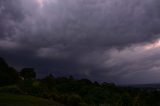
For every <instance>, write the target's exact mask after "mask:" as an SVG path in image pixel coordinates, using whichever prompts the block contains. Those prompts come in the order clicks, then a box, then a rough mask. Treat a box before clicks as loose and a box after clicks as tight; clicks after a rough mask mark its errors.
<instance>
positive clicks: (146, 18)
mask: <svg viewBox="0 0 160 106" xmlns="http://www.w3.org/2000/svg"><path fill="white" fill-rule="evenodd" d="M159 4H160V2H159V0H141V1H140V0H134V1H133V0H112V1H111V0H14V1H11V0H0V23H1V24H0V55H1V56H2V57H5V58H6V59H7V60H8V61H9V62H10V63H11V64H13V65H16V66H17V67H25V66H29V67H35V68H36V69H37V71H38V73H39V76H43V75H46V74H48V73H53V74H55V75H56V76H68V75H74V76H76V77H78V78H89V79H92V80H97V81H109V82H115V83H150V82H159V81H160V77H159V76H158V75H157V74H159V73H160V72H159V68H160V67H159V66H158V64H159V58H160V57H159V51H160V49H159V48H158V47H159V43H158V42H159V40H158V39H159V37H160V30H159V28H160V13H159V11H160V5H159ZM153 45H156V46H153ZM147 48H149V49H147ZM149 76H150V77H151V78H150V79H148V77H149ZM158 77H159V78H158Z"/></svg>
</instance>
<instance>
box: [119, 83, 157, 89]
mask: <svg viewBox="0 0 160 106" xmlns="http://www.w3.org/2000/svg"><path fill="white" fill-rule="evenodd" d="M120 87H132V88H144V89H145V88H146V89H147V88H148V89H160V83H155V84H154V83H152V84H133V85H121V86H120Z"/></svg>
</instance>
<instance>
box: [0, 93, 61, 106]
mask: <svg viewBox="0 0 160 106" xmlns="http://www.w3.org/2000/svg"><path fill="white" fill-rule="evenodd" d="M0 106H63V105H61V104H58V103H56V102H54V101H52V100H46V99H42V98H38V97H33V96H26V95H13V94H6V93H0Z"/></svg>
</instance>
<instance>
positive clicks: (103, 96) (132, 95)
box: [0, 59, 160, 106]
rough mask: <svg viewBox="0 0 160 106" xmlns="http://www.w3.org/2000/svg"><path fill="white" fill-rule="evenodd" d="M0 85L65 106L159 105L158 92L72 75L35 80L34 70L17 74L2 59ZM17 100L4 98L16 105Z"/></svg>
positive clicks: (0, 88)
mask: <svg viewBox="0 0 160 106" xmlns="http://www.w3.org/2000/svg"><path fill="white" fill-rule="evenodd" d="M20 78H21V79H20ZM0 86H3V87H0V92H3V93H4V92H6V93H10V94H16V95H19V94H25V95H32V96H37V97H41V98H45V99H48V100H53V101H56V102H59V103H61V104H65V105H66V106H160V101H159V100H160V91H159V90H157V89H151V88H150V89H140V88H129V87H124V88H123V87H117V86H116V85H115V84H112V83H106V82H104V83H98V82H92V81H90V80H88V79H80V80H78V79H75V78H74V77H73V76H70V77H59V78H56V77H54V76H53V75H51V74H50V75H48V76H46V77H45V78H43V79H36V73H35V71H34V69H32V68H24V69H22V71H21V72H20V73H18V72H17V71H16V70H15V69H14V68H11V67H9V66H8V65H7V64H6V62H5V61H4V60H3V59H0ZM3 99H5V96H4V97H3V96H2V97H1V95H0V105H5V104H1V103H3V102H2V100H3ZM17 100H18V99H16V100H15V99H10V98H9V99H8V101H15V102H17V103H18V101H17ZM19 100H21V98H19ZM32 102H36V99H34V100H33V101H32ZM28 103H30V101H29V102H28ZM26 104H27V103H26ZM26 104H25V105H26ZM5 106H10V105H5ZM16 106H17V105H16ZM26 106H33V104H32V105H29V104H28V105H26ZM39 106H41V105H39ZM46 106H47V105H46ZM57 106H58V105H57Z"/></svg>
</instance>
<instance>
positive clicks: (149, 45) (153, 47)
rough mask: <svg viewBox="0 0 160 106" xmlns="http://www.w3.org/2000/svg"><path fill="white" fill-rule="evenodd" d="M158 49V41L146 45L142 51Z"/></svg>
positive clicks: (159, 42) (159, 45) (159, 43)
mask: <svg viewBox="0 0 160 106" xmlns="http://www.w3.org/2000/svg"><path fill="white" fill-rule="evenodd" d="M159 47H160V39H159V40H157V41H156V42H154V43H151V44H148V45H145V46H144V49H146V50H151V49H155V48H159Z"/></svg>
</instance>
